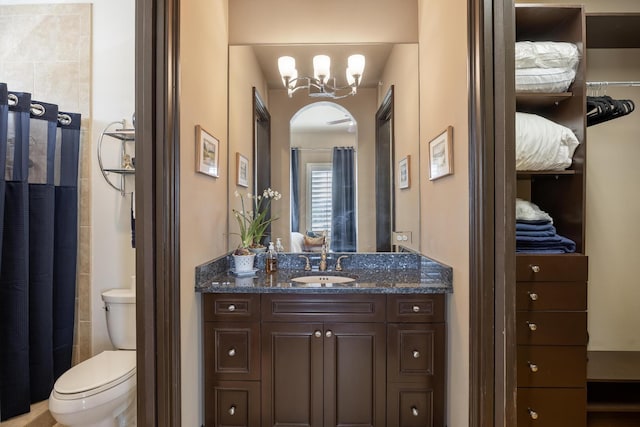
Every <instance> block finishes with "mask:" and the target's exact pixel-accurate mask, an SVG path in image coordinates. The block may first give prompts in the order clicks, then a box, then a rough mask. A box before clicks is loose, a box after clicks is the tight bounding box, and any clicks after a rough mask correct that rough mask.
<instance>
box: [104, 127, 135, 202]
mask: <svg viewBox="0 0 640 427" xmlns="http://www.w3.org/2000/svg"><path fill="white" fill-rule="evenodd" d="M117 124H119V125H123V124H124V120H123V121H121V122H120V121H118V122H112V123H110V124H109V125H107V127H106V128H105V130H104V131H102V135H101V136H100V140H99V141H98V148H97V151H98V152H97V154H98V164H99V165H100V172H102V176H103V177H104V179H105V181H107V184H109V185H110V186H111V187H112V188H113V189H115V190H117V191H119V192H120V194H121V195H122V196H125V195H126V194H129V193H131V192H132V191H127V180H126V177H128V176H135V173H136V170H135V167H134V165H133V159H134V157H133V156H132V155H131V154H129V153H127V145H131V144H132V143H134V142H135V138H136V131H135V129H126V128H121V129H116V130H115V131H108V130H107V129H109V127H111V126H114V125H117ZM105 136H106V137H108V138H107V139H108V140H112V141H113V140H116V142H118V143H119V144H120V147H119V158H118V160H117V163H119V164H116V165H113V166H110V167H105V166H104V162H103V161H102V142H103V140H104V137H105ZM112 163H113V162H112ZM111 173H114V174H117V175H118V176H119V182H116V181H114V180H113V179H112V178H111V177H110V175H109V174H111Z"/></svg>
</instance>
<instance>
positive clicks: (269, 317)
mask: <svg viewBox="0 0 640 427" xmlns="http://www.w3.org/2000/svg"><path fill="white" fill-rule="evenodd" d="M338 255H340V254H335V255H333V257H330V259H329V263H330V264H331V262H332V261H331V259H332V258H333V259H337V256H338ZM216 262H217V263H218V265H217V266H212V265H211V264H210V265H208V266H207V267H206V268H208V269H209V271H208V272H203V271H199V273H198V279H197V282H198V283H197V285H196V290H197V291H198V292H201V293H203V316H202V317H203V322H204V323H203V331H204V365H205V391H204V393H205V396H204V397H205V425H207V426H223V425H224V426H261V425H262V426H274V425H309V426H336V425H369V426H381V427H382V426H388V427H392V426H403V427H410V426H443V425H444V408H445V391H444V384H445V294H446V293H450V292H451V290H452V288H451V269H450V268H449V267H446V266H443V265H441V264H439V263H437V262H435V261H432V260H429V259H428V258H425V257H422V256H420V255H417V254H409V253H405V254H351V255H349V258H348V259H346V260H344V261H343V265H344V267H345V268H344V270H343V271H341V272H337V271H326V272H318V271H308V272H305V271H304V270H303V265H304V261H301V260H299V259H298V258H297V256H295V255H290V256H289V255H288V254H287V255H285V256H284V257H282V256H281V260H280V265H281V268H280V270H279V271H278V272H276V273H273V274H269V275H267V274H264V273H263V272H262V271H263V270H262V269H260V270H259V271H258V272H257V273H256V275H255V276H254V277H250V278H238V277H234V276H231V275H229V273H228V268H229V262H230V261H229V260H228V259H227V257H223V258H222V259H220V260H217V261H216ZM300 263H301V264H300ZM257 266H258V267H259V266H261V261H260V260H258V263H257ZM283 267H284V268H283ZM300 276H303V277H304V276H323V277H328V278H331V277H333V276H341V277H347V278H351V279H353V281H351V282H347V283H327V282H320V281H319V282H317V283H314V282H309V283H307V282H306V281H303V280H300V279H298V277H300Z"/></svg>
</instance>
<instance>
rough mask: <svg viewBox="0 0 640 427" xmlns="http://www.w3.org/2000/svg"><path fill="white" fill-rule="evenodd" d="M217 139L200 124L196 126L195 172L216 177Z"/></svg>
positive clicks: (218, 156)
mask: <svg viewBox="0 0 640 427" xmlns="http://www.w3.org/2000/svg"><path fill="white" fill-rule="evenodd" d="M219 148H220V147H219V141H218V140H217V139H216V138H214V137H213V135H211V134H210V133H209V132H207V131H206V130H204V129H203V128H202V126H200V125H197V126H196V172H200V173H203V174H205V175H209V176H213V177H215V178H217V177H218V174H219V169H220V168H219V165H220V163H219V158H220V149H219Z"/></svg>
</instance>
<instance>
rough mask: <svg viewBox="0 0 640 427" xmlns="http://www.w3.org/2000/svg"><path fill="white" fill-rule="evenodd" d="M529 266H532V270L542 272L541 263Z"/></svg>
mask: <svg viewBox="0 0 640 427" xmlns="http://www.w3.org/2000/svg"><path fill="white" fill-rule="evenodd" d="M529 267H531V271H533V272H534V273H539V272H540V266H539V265H535V264H533V265H530V266H529Z"/></svg>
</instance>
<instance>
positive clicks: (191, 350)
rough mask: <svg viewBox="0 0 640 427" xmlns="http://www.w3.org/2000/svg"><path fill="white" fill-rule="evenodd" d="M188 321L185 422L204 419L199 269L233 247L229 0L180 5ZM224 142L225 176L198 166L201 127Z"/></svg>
mask: <svg viewBox="0 0 640 427" xmlns="http://www.w3.org/2000/svg"><path fill="white" fill-rule="evenodd" d="M180 28H181V31H180V93H179V95H180V100H179V102H180V146H181V147H180V288H181V293H180V321H181V331H180V334H181V349H182V350H181V355H180V357H181V373H182V384H181V386H182V390H181V394H182V425H184V426H199V425H201V424H202V423H203V411H204V410H203V395H204V392H203V382H204V372H203V369H202V357H203V356H202V355H203V349H202V327H201V324H202V319H201V317H200V313H201V298H200V294H197V293H196V292H194V290H193V286H194V283H195V267H196V266H197V265H199V264H202V263H204V262H206V261H209V260H211V259H213V258H216V257H218V256H220V255H222V254H224V253H225V252H226V250H227V242H226V236H225V233H226V230H227V213H228V209H227V187H228V180H227V167H226V165H227V153H228V150H227V66H228V64H227V34H228V32H227V0H213V1H212V0H189V1H183V2H181V9H180ZM198 124H199V125H201V126H202V127H204V129H206V130H207V131H208V132H209V133H211V134H212V135H213V136H215V137H216V138H218V139H219V141H220V146H219V148H220V164H221V168H220V177H219V178H212V177H210V176H208V175H203V174H200V173H196V172H195V138H194V135H195V126H196V125H198Z"/></svg>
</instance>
